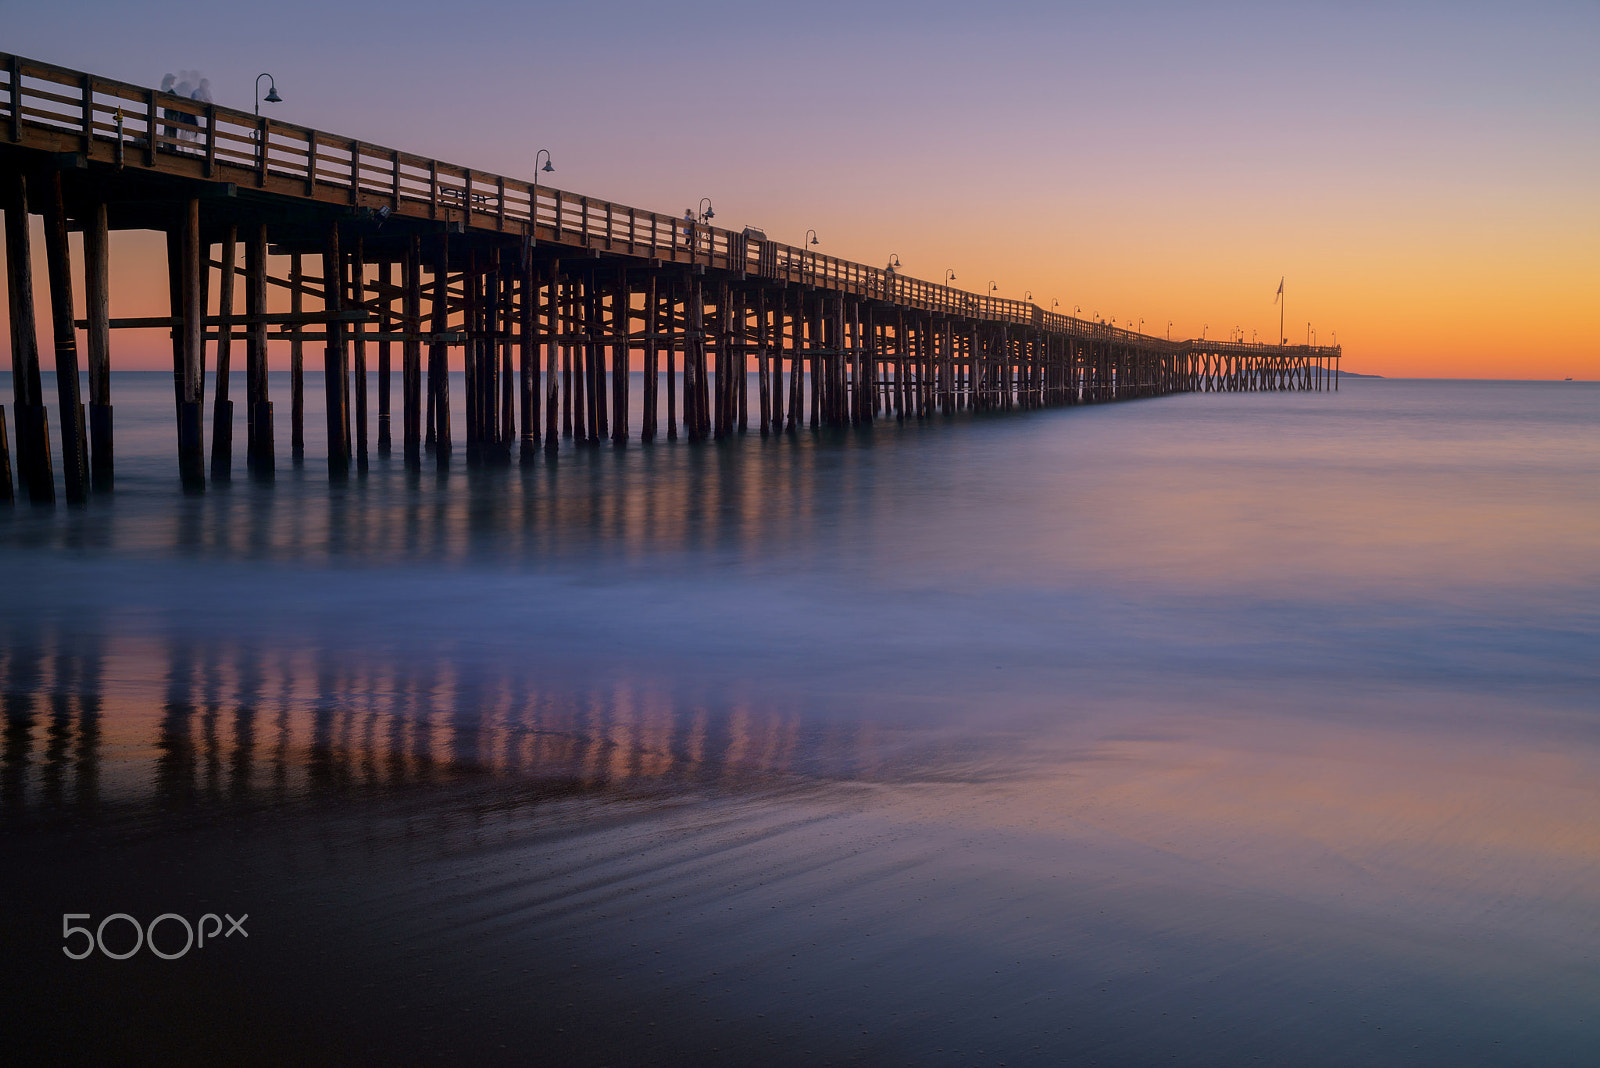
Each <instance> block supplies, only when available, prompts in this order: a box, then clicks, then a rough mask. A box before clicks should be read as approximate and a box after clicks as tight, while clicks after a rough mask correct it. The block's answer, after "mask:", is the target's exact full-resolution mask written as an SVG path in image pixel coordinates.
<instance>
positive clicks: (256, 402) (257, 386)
mask: <svg viewBox="0 0 1600 1068" xmlns="http://www.w3.org/2000/svg"><path fill="white" fill-rule="evenodd" d="M244 274H245V281H244V310H245V314H246V315H248V316H249V317H250V327H249V329H248V330H247V331H246V332H245V413H246V415H247V416H248V419H247V421H246V427H245V459H246V463H247V464H248V466H249V468H250V470H251V471H252V472H254V473H255V475H256V477H258V478H268V479H269V478H271V477H272V475H273V471H274V468H275V467H276V466H277V458H276V456H275V452H276V446H275V445H274V443H273V440H272V401H271V400H270V399H269V393H268V389H267V384H268V380H267V324H266V323H265V322H263V321H262V320H261V316H263V315H265V314H266V311H267V227H266V225H265V224H264V223H262V224H257V225H256V226H254V227H253V228H251V229H250V230H248V231H246V237H245V242H244Z"/></svg>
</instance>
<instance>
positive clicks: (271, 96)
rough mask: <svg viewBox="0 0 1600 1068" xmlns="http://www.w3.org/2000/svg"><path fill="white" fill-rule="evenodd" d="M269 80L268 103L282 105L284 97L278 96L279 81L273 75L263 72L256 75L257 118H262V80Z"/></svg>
mask: <svg viewBox="0 0 1600 1068" xmlns="http://www.w3.org/2000/svg"><path fill="white" fill-rule="evenodd" d="M262 78H265V79H266V80H267V103H269V104H281V103H283V97H281V96H279V95H278V81H277V79H276V78H274V77H273V76H272V75H270V74H267V73H265V72H262V73H261V74H257V75H256V118H258V119H259V118H260V117H261V79H262Z"/></svg>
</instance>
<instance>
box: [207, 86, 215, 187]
mask: <svg viewBox="0 0 1600 1068" xmlns="http://www.w3.org/2000/svg"><path fill="white" fill-rule="evenodd" d="M216 169H217V106H216V105H215V104H207V105H206V177H207V178H210V177H211V176H212V174H213V173H214V172H215V171H216Z"/></svg>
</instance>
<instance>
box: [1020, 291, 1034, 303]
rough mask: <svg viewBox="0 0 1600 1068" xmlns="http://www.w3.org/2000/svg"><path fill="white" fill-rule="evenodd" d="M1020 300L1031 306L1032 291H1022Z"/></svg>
mask: <svg viewBox="0 0 1600 1068" xmlns="http://www.w3.org/2000/svg"><path fill="white" fill-rule="evenodd" d="M1022 299H1023V300H1025V301H1027V302H1028V303H1029V304H1032V303H1033V290H1031V289H1024V290H1023V291H1022Z"/></svg>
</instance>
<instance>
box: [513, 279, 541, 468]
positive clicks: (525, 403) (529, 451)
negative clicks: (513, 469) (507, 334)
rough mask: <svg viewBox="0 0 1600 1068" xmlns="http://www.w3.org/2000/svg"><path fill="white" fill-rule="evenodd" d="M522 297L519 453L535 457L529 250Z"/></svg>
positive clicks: (535, 357) (535, 304)
mask: <svg viewBox="0 0 1600 1068" xmlns="http://www.w3.org/2000/svg"><path fill="white" fill-rule="evenodd" d="M521 266H522V300H521V302H520V303H519V304H518V305H517V313H518V315H517V318H518V331H517V342H518V350H517V359H518V370H519V372H520V378H519V382H520V385H521V394H520V395H521V401H522V411H521V415H522V439H521V445H522V447H521V449H520V450H519V454H520V456H521V458H522V459H524V460H528V459H532V458H533V457H534V456H535V455H536V454H537V453H538V451H539V339H538V328H539V272H538V269H537V268H536V267H535V266H534V262H533V257H532V256H530V255H528V252H527V249H523V253H522V261H521Z"/></svg>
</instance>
